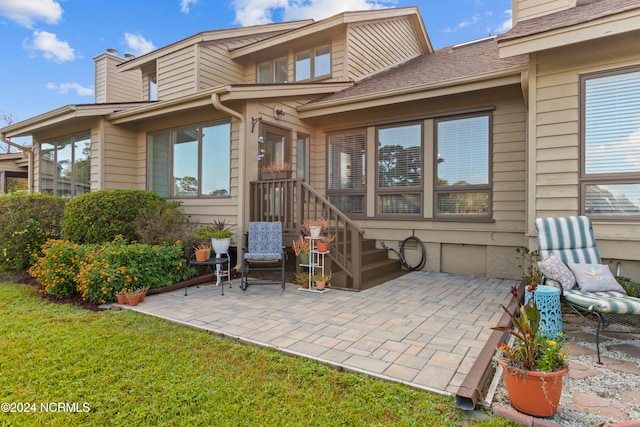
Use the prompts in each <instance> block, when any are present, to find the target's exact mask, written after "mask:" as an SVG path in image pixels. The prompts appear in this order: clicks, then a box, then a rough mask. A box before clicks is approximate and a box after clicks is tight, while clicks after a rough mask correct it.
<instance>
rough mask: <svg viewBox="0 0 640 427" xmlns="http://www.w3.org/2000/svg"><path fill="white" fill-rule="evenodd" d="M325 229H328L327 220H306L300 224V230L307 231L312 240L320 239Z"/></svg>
mask: <svg viewBox="0 0 640 427" xmlns="http://www.w3.org/2000/svg"><path fill="white" fill-rule="evenodd" d="M325 228H329V220H328V219H326V218H318V219H308V220H306V221H305V222H303V223H302V229H303V230H304V231H308V232H309V235H310V236H311V237H312V238H314V239H318V238H320V236H321V235H322V230H323V229H325Z"/></svg>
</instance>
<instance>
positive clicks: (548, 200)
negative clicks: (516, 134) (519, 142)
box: [534, 35, 640, 217]
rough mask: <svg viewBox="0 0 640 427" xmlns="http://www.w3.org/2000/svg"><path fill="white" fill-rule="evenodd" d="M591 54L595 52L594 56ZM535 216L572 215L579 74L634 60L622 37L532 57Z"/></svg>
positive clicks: (637, 56) (576, 204)
mask: <svg viewBox="0 0 640 427" xmlns="http://www.w3.org/2000/svg"><path fill="white" fill-rule="evenodd" d="M594 52H598V54H597V55H594ZM535 60H536V62H535V68H536V70H537V73H538V74H537V76H536V77H535V78H536V84H535V87H536V90H535V94H534V99H535V106H536V107H535V108H536V110H535V111H536V113H535V117H536V123H535V130H534V134H535V136H536V140H535V145H534V146H535V149H536V153H535V162H536V164H535V168H534V169H535V213H534V214H535V216H536V217H539V216H563V215H565V214H567V213H569V214H570V215H576V214H578V213H579V212H581V208H580V200H579V194H580V191H579V190H580V187H579V185H578V182H579V172H580V139H579V135H580V131H581V130H580V96H579V94H580V76H581V75H582V74H585V73H588V72H595V71H603V70H608V69H615V68H620V67H622V66H629V65H632V64H634V63H635V64H638V63H640V51H638V49H637V40H635V38H634V37H632V36H628V35H622V36H615V37H613V38H609V39H607V40H599V41H590V42H588V43H581V44H578V45H572V46H571V47H567V48H561V49H556V50H551V51H545V52H541V53H539V54H537V55H536V56H535Z"/></svg>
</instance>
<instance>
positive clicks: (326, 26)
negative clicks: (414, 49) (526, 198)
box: [231, 6, 433, 59]
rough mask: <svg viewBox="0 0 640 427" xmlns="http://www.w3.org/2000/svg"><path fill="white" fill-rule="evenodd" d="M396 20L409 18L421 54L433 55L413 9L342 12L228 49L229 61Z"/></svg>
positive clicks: (418, 15) (415, 10) (425, 33)
mask: <svg viewBox="0 0 640 427" xmlns="http://www.w3.org/2000/svg"><path fill="white" fill-rule="evenodd" d="M399 17H409V18H410V19H411V21H412V24H413V28H414V31H415V33H416V39H417V41H418V43H419V44H420V47H421V48H422V51H423V52H432V51H433V47H432V45H431V41H430V40H429V36H428V35H427V32H426V30H425V27H424V22H423V21H422V15H421V14H420V10H419V9H418V7H416V6H412V7H400V8H390V9H374V10H363V11H349V12H342V13H339V14H337V15H334V16H331V17H329V18H326V19H322V20H320V21H317V22H313V23H311V24H309V25H305V26H301V27H299V28H296V29H293V30H291V31H287V32H284V33H282V34H279V35H275V36H273V37H269V38H266V39H264V40H261V41H258V42H254V43H250V44H248V45H246V46H242V47H238V48H236V49H233V50H231V58H233V59H238V58H242V57H244V56H247V55H251V54H254V53H257V52H260V51H263V50H265V49H269V48H273V47H275V46H280V45H284V44H287V43H290V42H292V41H294V40H299V39H301V38H305V37H311V36H315V35H318V34H320V33H322V32H325V31H327V30H331V29H335V28H337V27H340V26H343V25H347V24H357V23H364V22H367V21H374V20H380V19H390V18H399Z"/></svg>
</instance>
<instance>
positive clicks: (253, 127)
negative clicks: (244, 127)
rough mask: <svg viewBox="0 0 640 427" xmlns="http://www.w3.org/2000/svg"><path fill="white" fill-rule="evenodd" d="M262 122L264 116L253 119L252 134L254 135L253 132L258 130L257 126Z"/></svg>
mask: <svg viewBox="0 0 640 427" xmlns="http://www.w3.org/2000/svg"><path fill="white" fill-rule="evenodd" d="M261 121H262V116H260V117H256V118H253V117H251V133H253V130H254V129H255V128H256V124H257V123H258V122H261Z"/></svg>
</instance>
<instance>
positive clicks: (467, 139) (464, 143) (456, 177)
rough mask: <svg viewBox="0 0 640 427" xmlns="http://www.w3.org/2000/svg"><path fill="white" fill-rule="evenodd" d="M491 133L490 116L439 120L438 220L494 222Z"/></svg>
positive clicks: (436, 167) (435, 201) (436, 214)
mask: <svg viewBox="0 0 640 427" xmlns="http://www.w3.org/2000/svg"><path fill="white" fill-rule="evenodd" d="M490 129H491V115H490V114H478V115H471V116H462V117H453V118H443V119H438V120H436V122H435V134H436V135H435V154H434V161H435V171H436V182H435V183H434V197H435V200H434V211H435V212H434V216H435V217H436V218H439V219H452V220H455V219H457V220H468V219H471V218H474V219H489V218H491V183H492V180H491V133H490Z"/></svg>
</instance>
